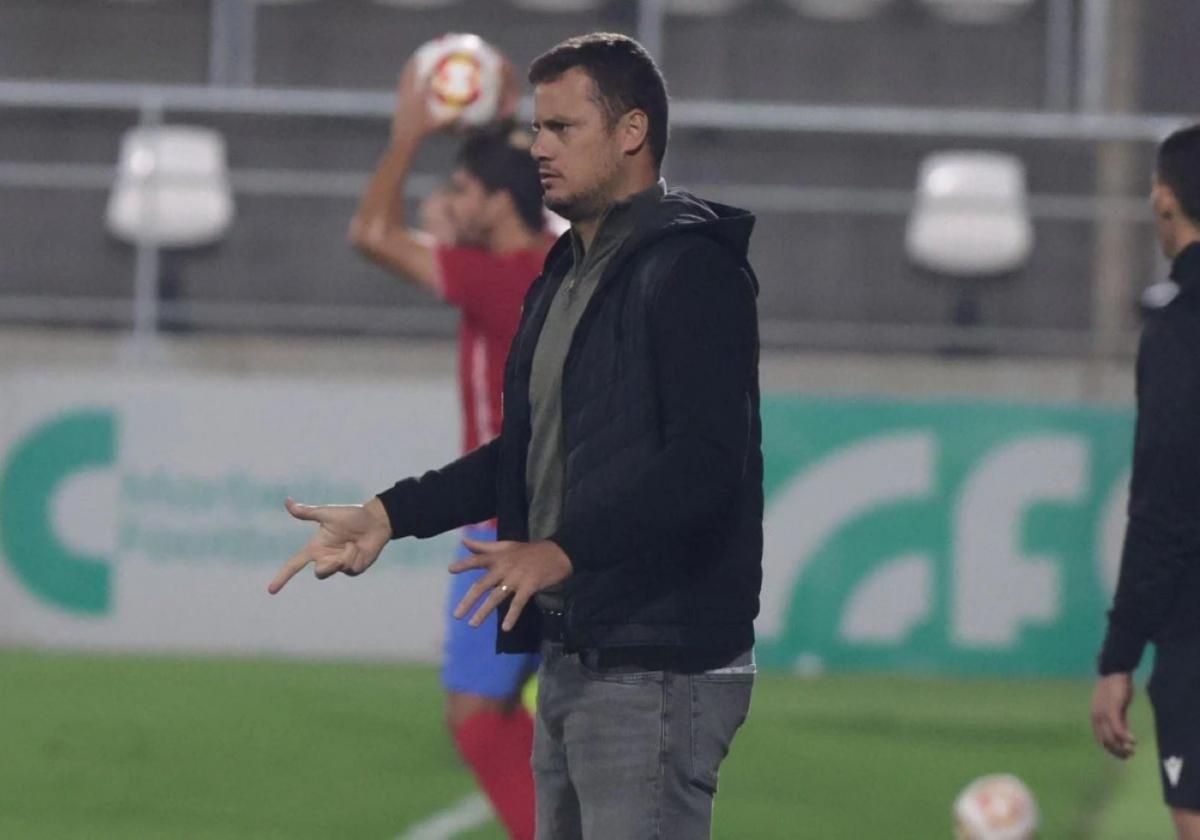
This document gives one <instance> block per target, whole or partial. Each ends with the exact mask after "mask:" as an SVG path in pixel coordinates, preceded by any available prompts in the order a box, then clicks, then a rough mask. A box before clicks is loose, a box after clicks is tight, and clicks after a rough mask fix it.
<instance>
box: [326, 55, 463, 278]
mask: <svg viewBox="0 0 1200 840" xmlns="http://www.w3.org/2000/svg"><path fill="white" fill-rule="evenodd" d="M425 95H426V90H425V84H424V83H422V81H421V80H420V79H419V77H418V75H417V72H416V66H415V65H414V63H413V62H412V61H409V63H408V64H407V65H405V67H404V72H403V73H402V74H401V76H400V87H399V89H398V91H397V94H396V110H395V112H394V114H393V116H392V135H391V139H390V140H389V141H388V145H387V148H386V149H384V152H383V155H382V156H381V157H380V158H379V163H378V164H377V165H376V167H375V172H374V174H373V175H372V176H371V180H370V182H369V183H368V184H367V189H366V192H364V193H363V196H362V199H361V200H360V201H359V204H358V210H357V211H356V212H355V214H354V218H353V219H352V220H351V222H350V232H349V238H350V244H351V245H352V246H353V247H354V248H355V249H357V250H358V251H359V252H360V253H362V254H363V255H365V256H366V257H368V258H369V259H371V260H373V261H375V262H377V263H379V264H380V265H382V266H383V267H384V268H387V269H388V270H389V271H393V272H395V273H397V274H400V275H402V276H404V277H406V278H408V279H410V280H413V281H415V282H417V283H419V284H420V285H422V286H424V287H425V288H427V289H429V290H430V291H435V292H436V291H437V288H438V278H437V256H436V246H437V243H436V241H435V240H434V238H433V237H432V236H430V235H429V234H427V233H424V232H422V231H419V230H416V229H414V228H411V227H409V225H408V222H407V219H406V218H405V212H404V185H405V182H406V181H407V180H408V173H409V169H410V168H411V166H412V159H413V156H414V155H415V154H416V152H417V148H418V147H419V146H420V145H421V142H422V141H423V140H424V139H425V138H426V137H428V136H429V135H430V134H432V133H433V132H435V131H437V130H439V129H441V128H443V127H444V123H439V122H436V121H435V120H434V119H433V118H432V117H431V116H430V114H429V112H428V109H427V108H426V107H425Z"/></svg>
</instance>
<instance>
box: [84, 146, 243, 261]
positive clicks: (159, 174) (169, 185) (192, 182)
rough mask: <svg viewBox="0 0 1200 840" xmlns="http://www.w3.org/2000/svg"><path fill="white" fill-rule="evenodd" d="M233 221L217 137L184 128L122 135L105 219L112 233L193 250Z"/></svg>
mask: <svg viewBox="0 0 1200 840" xmlns="http://www.w3.org/2000/svg"><path fill="white" fill-rule="evenodd" d="M232 221H233V192H232V190H231V188H230V185H229V170H228V165H227V163H226V159H225V141H224V139H223V138H222V137H221V135H220V134H218V133H217V132H216V131H213V130H212V129H208V128H197V127H193V126H182V125H171V126H166V125H164V126H154V127H139V128H133V129H130V130H129V131H127V132H125V136H124V137H123V138H122V139H121V157H120V161H119V163H118V166H117V177H116V182H115V183H114V185H113V191H112V193H111V195H110V196H109V201H108V209H107V212H106V214H105V222H106V224H107V226H108V230H109V232H110V233H112V234H113V235H114V236H116V237H118V238H119V239H123V240H125V241H127V242H135V243H137V242H141V243H148V244H153V245H158V246H162V247H168V248H180V247H194V246H198V245H207V244H209V243H212V242H215V241H217V240H219V239H220V238H221V237H222V236H223V235H224V234H225V231H226V230H228V228H229V225H230V224H231V223H232Z"/></svg>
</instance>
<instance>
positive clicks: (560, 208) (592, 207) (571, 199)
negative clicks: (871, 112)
mask: <svg viewBox="0 0 1200 840" xmlns="http://www.w3.org/2000/svg"><path fill="white" fill-rule="evenodd" d="M619 178H620V169H619V167H618V165H617V164H616V162H610V165H609V166H608V171H607V172H605V173H604V175H603V176H602V177H601V178H600V179H599V181H598V182H597V184H596V185H595V186H594V187H592V188H591V189H588V190H584V191H583V192H577V193H574V194H572V195H568V196H565V197H563V198H560V199H551V198H546V199H545V200H544V202H543V203H544V204H545V205H546V209H547V210H550V211H551V212H554V213H557V214H558V215H560V216H562V217H563V218H564V219H566V220H567V221H568V222H571V223H577V222H585V221H588V220H590V219H597V218H599V217H600V215H601V214H603V213H604V211H605V210H607V209H608V208H609V207H610V206H611V205H612V204H614V203H615V199H614V198H613V192H614V185H615V184H616V183H617V181H618V180H619Z"/></svg>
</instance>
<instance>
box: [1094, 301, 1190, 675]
mask: <svg viewBox="0 0 1200 840" xmlns="http://www.w3.org/2000/svg"><path fill="white" fill-rule="evenodd" d="M1158 317H1160V318H1162V319H1163V320H1162V321H1161V322H1160V323H1155V324H1153V325H1150V326H1148V327H1147V330H1146V333H1145V335H1144V337H1143V339H1142V345H1141V348H1140V350H1139V353H1138V370H1137V379H1138V386H1137V391H1138V400H1137V402H1138V416H1137V432H1136V436H1135V441H1134V451H1133V479H1132V482H1131V485H1130V499H1129V524H1128V527H1127V530H1126V532H1125V546H1124V552H1123V554H1122V557H1121V572H1120V576H1119V579H1118V582H1117V592H1116V597H1115V598H1114V600H1113V608H1112V610H1111V611H1110V612H1109V625H1108V633H1107V636H1106V637H1105V640H1104V647H1103V649H1102V651H1101V654H1100V662H1099V671H1100V673H1101V674H1111V673H1125V672H1130V671H1133V670H1134V669H1135V668H1136V667H1137V665H1138V662H1139V661H1140V660H1141V657H1142V652H1143V650H1144V648H1145V646H1146V643H1147V642H1148V641H1150V640H1151V639H1153V638H1154V637H1155V636H1156V634H1157V633H1158V632H1159V630H1160V629H1161V628H1162V627H1163V624H1164V623H1165V622H1166V621H1167V619H1168V617H1169V616H1170V615H1171V613H1172V612H1173V610H1175V609H1176V608H1177V607H1178V606H1179V605H1177V604H1176V601H1177V593H1178V592H1179V590H1180V583H1181V581H1182V579H1183V576H1184V574H1185V573H1186V572H1187V571H1188V568H1189V566H1190V565H1191V564H1193V563H1195V562H1197V559H1198V558H1200V429H1198V428H1197V426H1196V420H1197V418H1200V356H1198V355H1197V353H1198V352H1200V347H1198V343H1197V338H1196V337H1192V336H1189V335H1187V334H1185V331H1183V330H1180V329H1178V328H1177V325H1175V324H1173V323H1171V322H1170V321H1169V320H1168V319H1169V317H1170V316H1169V313H1166V312H1164V313H1162V314H1161V315H1160V316H1158Z"/></svg>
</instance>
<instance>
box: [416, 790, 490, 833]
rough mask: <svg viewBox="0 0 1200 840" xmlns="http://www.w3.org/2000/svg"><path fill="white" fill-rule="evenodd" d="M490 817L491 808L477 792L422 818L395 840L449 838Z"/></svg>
mask: <svg viewBox="0 0 1200 840" xmlns="http://www.w3.org/2000/svg"><path fill="white" fill-rule="evenodd" d="M491 818H492V808H491V806H490V805H488V803H487V800H486V799H484V798H483V797H482V796H480V795H479V794H477V793H473V794H471V795H470V796H468V797H466V798H465V799H461V800H459V801H458V802H455V803H454V804H453V805H451V806H450V807H449V808H446V809H445V810H444V811H438V812H437V813H436V814H434V815H433V816H431V817H429V818H428V819H426V820H423V821H421V822H419V823H417V824H416V825H414V826H412V827H411V828H409V829H408V831H406V832H404V833H403V834H401V835H400V836H399V837H398V838H396V840H450V838H452V837H454V835H456V834H458V833H459V832H460V831H467V830H468V829H472V828H478V827H479V826H481V825H483V824H484V823H486V822H487V821H488V820H490V819H491Z"/></svg>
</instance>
